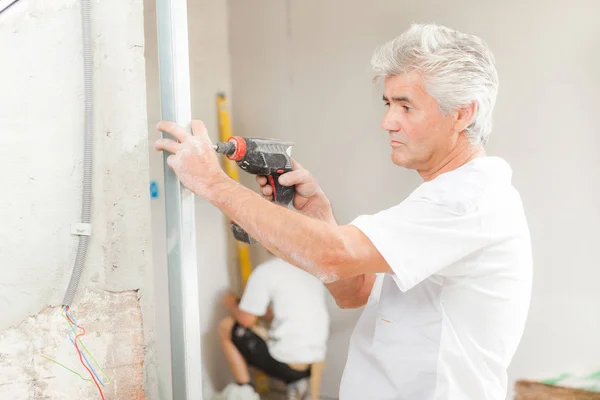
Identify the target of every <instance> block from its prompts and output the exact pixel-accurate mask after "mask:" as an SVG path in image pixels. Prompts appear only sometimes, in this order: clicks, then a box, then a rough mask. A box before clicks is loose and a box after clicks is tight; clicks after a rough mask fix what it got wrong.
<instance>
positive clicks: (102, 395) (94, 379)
mask: <svg viewBox="0 0 600 400" xmlns="http://www.w3.org/2000/svg"><path fill="white" fill-rule="evenodd" d="M66 310H67V311H69V307H68V306H67V307H66ZM65 314H66V315H67V318H68V319H69V321H70V322H71V323H72V324H73V325H75V323H74V322H73V321H72V320H71V318H70V317H69V314H67V313H65ZM77 328H80V329H81V330H82V331H83V332H82V333H80V334H79V335H77V336H75V340H74V342H75V348H76V349H77V354H79V361H81V364H82V365H83V366H84V368H85V369H86V370H87V372H89V374H90V376H91V377H92V380H93V381H94V384H95V385H96V387H97V388H98V391H99V392H100V396H101V397H102V400H106V399H105V398H104V393H103V392H102V388H101V387H100V385H99V384H98V382H96V377H95V376H94V374H93V373H92V371H91V370H90V369H89V368H88V367H87V365H85V363H84V362H83V357H82V356H81V350H79V346H78V345H77V338H78V337H79V336H83V335H85V328H84V327H83V326H80V325H77Z"/></svg>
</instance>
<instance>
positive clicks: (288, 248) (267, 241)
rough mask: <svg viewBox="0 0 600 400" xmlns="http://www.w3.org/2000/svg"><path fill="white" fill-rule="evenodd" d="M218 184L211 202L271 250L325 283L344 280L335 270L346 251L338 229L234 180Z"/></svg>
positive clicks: (350, 272)
mask: <svg viewBox="0 0 600 400" xmlns="http://www.w3.org/2000/svg"><path fill="white" fill-rule="evenodd" d="M218 185H219V187H218V190H215V193H218V196H215V197H214V198H210V199H208V200H209V201H210V202H211V203H212V204H213V205H215V206H216V207H218V208H220V209H221V210H222V211H223V212H224V213H225V214H227V216H229V217H230V218H231V219H232V220H234V221H235V222H237V223H238V224H239V225H240V226H241V227H242V228H243V229H244V230H246V232H248V234H249V235H250V236H252V237H254V238H255V239H256V240H257V241H258V242H260V243H261V244H262V245H263V246H265V247H266V248H267V249H268V250H270V251H271V252H273V253H274V254H275V255H277V256H278V257H281V258H282V259H284V260H286V261H288V262H290V263H292V264H294V265H296V266H298V267H300V268H302V269H304V270H305V271H307V272H309V273H311V274H313V275H315V276H316V277H317V278H319V279H320V280H322V281H323V282H333V281H335V280H337V279H339V278H340V277H341V276H340V271H338V270H334V269H333V268H332V265H335V264H336V263H337V261H339V260H338V258H339V257H340V256H341V254H343V252H344V251H345V248H344V241H343V238H342V237H341V235H340V234H339V231H338V229H339V228H338V227H337V226H335V225H332V224H330V223H327V222H324V221H320V220H317V219H313V218H310V217H307V216H304V215H301V214H299V213H297V212H295V211H293V210H290V209H287V208H284V207H281V206H279V205H277V204H274V203H271V202H269V201H266V200H264V199H263V198H261V197H260V196H259V195H258V194H256V193H255V192H253V191H251V190H250V189H247V188H245V187H244V186H242V185H240V184H239V183H237V182H235V181H233V180H229V179H228V180H223V181H222V182H220V183H218ZM215 189H217V188H215ZM344 272H345V273H348V274H350V275H349V276H351V275H352V271H344Z"/></svg>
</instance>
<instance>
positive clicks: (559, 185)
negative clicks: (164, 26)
mask: <svg viewBox="0 0 600 400" xmlns="http://www.w3.org/2000/svg"><path fill="white" fill-rule="evenodd" d="M229 10H230V24H229V34H230V46H231V53H232V59H231V65H232V85H233V90H234V96H235V98H234V102H233V115H234V131H235V133H236V134H240V135H248V136H250V135H254V136H270V137H277V138H285V139H291V140H293V141H295V143H296V147H295V149H294V152H295V156H296V158H297V159H298V160H299V161H300V162H301V163H302V164H303V165H304V166H305V167H307V168H308V169H309V170H311V171H312V172H313V174H314V175H316V176H317V177H318V179H319V180H320V182H321V184H322V186H323V188H324V190H325V191H326V193H328V195H329V196H330V198H331V201H332V203H333V205H334V211H335V212H336V215H337V217H338V219H339V222H341V223H348V222H349V221H351V220H352V219H353V218H354V217H355V216H357V215H360V214H365V213H372V212H376V211H378V210H380V209H383V208H386V207H389V206H391V205H393V204H396V203H397V202H399V201H401V200H402V199H403V198H404V197H405V196H406V195H407V194H408V193H409V192H410V191H411V190H412V189H414V188H415V187H416V186H417V185H418V184H419V182H420V180H419V178H418V176H417V175H416V174H415V173H413V172H409V171H405V170H402V169H399V168H394V167H393V165H392V164H391V162H390V160H389V153H390V151H389V148H388V144H387V137H386V134H385V133H384V132H383V131H381V130H380V128H379V121H380V118H381V117H382V116H383V113H384V108H383V105H382V102H381V89H380V88H377V87H375V86H374V85H372V84H371V75H370V65H369V61H370V56H371V53H372V51H373V50H374V48H375V47H376V46H377V45H380V44H382V43H384V42H385V41H387V40H389V39H392V38H393V37H395V36H397V35H399V34H400V33H401V32H402V31H403V30H405V29H406V28H407V27H408V26H409V24H410V23H411V22H436V23H439V24H444V25H448V26H450V27H453V28H455V29H458V30H462V31H465V32H469V33H473V34H476V35H479V36H481V37H482V38H483V39H484V40H485V41H486V42H487V43H488V44H489V46H490V47H491V49H492V50H493V52H494V53H495V56H496V60H497V67H498V71H499V74H500V94H499V97H498V104H497V107H496V112H495V128H494V131H493V133H492V136H491V139H490V142H489V144H488V147H487V150H488V153H489V154H492V155H498V156H501V157H503V158H505V159H506V160H507V161H508V162H509V163H510V164H511V165H512V167H513V169H514V179H513V182H514V184H515V186H516V187H517V188H518V189H519V190H520V192H521V195H522V197H523V201H524V203H525V207H526V211H527V215H528V218H529V223H530V228H531V234H532V238H533V250H534V260H535V267H534V268H535V270H534V279H535V280H534V286H533V297H532V301H531V308H530V316H529V320H528V323H527V327H526V331H525V334H524V337H523V340H522V342H521V345H520V348H519V350H518V352H517V354H516V356H515V358H514V360H513V363H512V366H511V368H510V371H509V375H510V380H511V382H509V385H512V381H513V380H514V379H516V378H519V377H530V378H544V377H550V376H553V375H556V374H559V373H562V372H566V371H569V372H575V373H578V372H579V373H586V372H592V371H594V370H597V369H598V368H600V362H599V361H598V360H600V347H598V346H597V337H598V333H599V332H600V291H599V290H598V288H597V282H598V281H599V280H600V268H598V257H599V256H600V250H599V248H598V246H597V245H596V242H597V238H598V234H597V226H598V225H599V223H600V206H599V204H600V189H599V188H598V185H597V184H596V182H597V181H598V178H597V171H598V170H599V169H600V157H599V155H600V150H599V149H600V139H599V136H598V134H597V128H596V126H595V124H594V122H595V117H594V115H595V114H596V113H597V112H596V110H597V109H598V108H600V101H599V100H598V96H597V93H598V92H599V91H600V78H599V77H598V73H597V71H600V52H599V49H600V39H599V38H600V27H599V26H598V23H597V18H596V16H598V15H600V3H599V2H597V1H595V0H574V1H572V2H569V4H568V5H567V6H565V4H562V3H558V2H548V1H544V0H529V1H526V2H522V1H517V0H510V1H503V2H493V1H476V0H472V1H468V0H455V1H452V2H447V1H434V0H421V1H402V2H400V1H385V0H372V1H368V2H367V1H344V0H326V1H323V0H302V1H299V0H287V1H281V2H272V1H253V2H244V1H234V0H230V1H229ZM260 257H262V255H260V254H259V255H257V258H260ZM331 312H332V335H331V340H330V350H329V365H328V369H327V371H326V376H325V383H324V389H325V390H324V392H325V394H327V395H331V396H335V395H337V390H338V383H339V378H340V376H341V372H342V368H343V365H344V362H345V354H346V346H347V341H348V338H349V335H350V333H351V330H352V328H353V326H354V323H355V319H356V317H357V315H358V312H348V311H339V310H337V309H336V308H335V307H332V309H331Z"/></svg>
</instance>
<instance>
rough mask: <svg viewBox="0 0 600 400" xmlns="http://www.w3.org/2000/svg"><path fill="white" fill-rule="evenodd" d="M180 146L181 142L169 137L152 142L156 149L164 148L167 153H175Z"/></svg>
mask: <svg viewBox="0 0 600 400" xmlns="http://www.w3.org/2000/svg"><path fill="white" fill-rule="evenodd" d="M180 146H181V144H179V143H177V142H176V141H174V140H171V139H164V138H163V139H158V140H157V141H156V142H155V143H154V148H155V149H156V150H157V151H161V150H166V151H168V152H169V153H173V154H175V153H177V152H178V151H179V147H180Z"/></svg>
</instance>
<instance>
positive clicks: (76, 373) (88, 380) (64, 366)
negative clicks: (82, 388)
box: [41, 354, 92, 382]
mask: <svg viewBox="0 0 600 400" xmlns="http://www.w3.org/2000/svg"><path fill="white" fill-rule="evenodd" d="M41 356H42V357H44V358H45V359H47V360H50V361H52V362H53V363H55V364H58V365H60V366H61V367H63V368H64V369H66V370H67V371H71V372H72V373H74V374H75V375H77V376H78V377H80V378H81V379H83V380H84V381H87V382H92V380H91V379H88V378H84V377H83V376H81V374H80V373H79V372H75V371H73V370H72V369H71V368H69V367H67V366H66V365H64V364H61V363H59V362H58V361H56V360H55V359H53V358H50V357H48V356H45V355H43V354H41Z"/></svg>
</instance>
